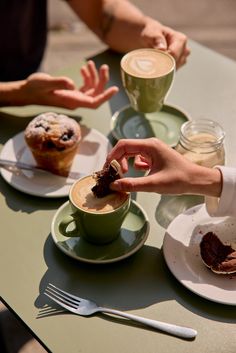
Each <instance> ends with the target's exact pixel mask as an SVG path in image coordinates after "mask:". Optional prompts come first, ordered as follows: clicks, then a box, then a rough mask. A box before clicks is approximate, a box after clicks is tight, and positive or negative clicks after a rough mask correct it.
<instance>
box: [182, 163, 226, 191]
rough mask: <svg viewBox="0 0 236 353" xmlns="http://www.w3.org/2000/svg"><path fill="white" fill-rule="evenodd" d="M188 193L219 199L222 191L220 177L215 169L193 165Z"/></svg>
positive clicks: (218, 171)
mask: <svg viewBox="0 0 236 353" xmlns="http://www.w3.org/2000/svg"><path fill="white" fill-rule="evenodd" d="M188 189H189V193H190V194H191V193H192V194H197V195H204V196H214V197H220V195H221V191H222V175H221V171H220V170H219V169H217V168H206V167H202V166H199V165H195V166H194V167H193V168H192V170H191V173H190V177H189V187H188Z"/></svg>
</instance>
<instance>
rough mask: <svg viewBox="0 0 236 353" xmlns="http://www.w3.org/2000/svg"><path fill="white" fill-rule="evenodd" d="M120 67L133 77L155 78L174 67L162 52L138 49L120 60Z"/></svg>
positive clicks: (169, 57)
mask: <svg viewBox="0 0 236 353" xmlns="http://www.w3.org/2000/svg"><path fill="white" fill-rule="evenodd" d="M121 67H122V69H123V70H124V71H125V72H127V73H128V74H129V75H132V76H135V77H141V78H155V77H161V76H164V75H166V74H167V73H169V72H170V71H171V70H172V69H173V67H174V61H173V59H172V58H171V56H170V55H167V54H166V53H164V52H161V51H157V50H155V49H138V50H134V51H132V52H130V53H128V54H126V55H125V56H124V57H123V58H122V60H121Z"/></svg>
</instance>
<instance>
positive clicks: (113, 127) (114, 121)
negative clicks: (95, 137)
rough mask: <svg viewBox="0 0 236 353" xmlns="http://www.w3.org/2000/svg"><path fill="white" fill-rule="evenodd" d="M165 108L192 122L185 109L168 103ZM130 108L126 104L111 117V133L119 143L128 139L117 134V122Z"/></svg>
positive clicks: (171, 145) (173, 145)
mask: <svg viewBox="0 0 236 353" xmlns="http://www.w3.org/2000/svg"><path fill="white" fill-rule="evenodd" d="M163 107H169V108H172V109H175V110H177V111H179V112H180V113H181V114H182V115H183V116H184V117H185V118H186V122H187V121H190V120H192V119H191V116H190V114H189V113H187V112H186V111H185V110H184V109H182V108H180V107H179V106H178V105H175V104H167V103H166V104H163ZM129 108H132V107H131V105H130V104H126V105H125V106H123V107H122V108H120V109H118V110H116V111H115V113H114V114H113V115H112V117H111V121H110V131H111V134H112V136H113V138H115V139H116V140H117V141H119V140H120V139H126V137H125V136H121V135H120V134H118V133H117V130H116V126H117V121H118V118H119V116H120V114H121V113H122V112H124V111H125V110H127V109H129ZM143 114H150V113H143ZM168 145H169V146H170V147H175V146H176V143H173V144H168Z"/></svg>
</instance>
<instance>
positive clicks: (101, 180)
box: [92, 162, 121, 198]
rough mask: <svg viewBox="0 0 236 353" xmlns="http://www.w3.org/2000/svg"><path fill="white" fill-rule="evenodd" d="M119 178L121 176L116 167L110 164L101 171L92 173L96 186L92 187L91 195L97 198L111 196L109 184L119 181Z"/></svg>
mask: <svg viewBox="0 0 236 353" xmlns="http://www.w3.org/2000/svg"><path fill="white" fill-rule="evenodd" d="M116 163H118V162H116ZM120 177H121V175H120V173H119V170H118V168H117V165H116V164H113V163H112V162H111V164H110V165H109V166H107V167H105V168H104V169H103V170H100V171H98V172H96V173H94V178H95V179H96V185H94V187H93V188H92V192H93V194H94V195H95V196H96V197H98V198H101V197H104V196H107V195H109V194H112V193H113V192H114V191H112V190H111V189H110V184H111V183H112V182H113V181H115V180H117V179H120Z"/></svg>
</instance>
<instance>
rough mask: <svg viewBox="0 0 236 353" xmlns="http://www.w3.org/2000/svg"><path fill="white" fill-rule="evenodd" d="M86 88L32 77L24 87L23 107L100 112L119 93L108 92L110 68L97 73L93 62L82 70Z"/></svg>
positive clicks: (42, 76) (63, 79)
mask: <svg viewBox="0 0 236 353" xmlns="http://www.w3.org/2000/svg"><path fill="white" fill-rule="evenodd" d="M81 75H82V77H83V81H84V83H83V86H82V87H80V88H79V89H77V88H76V87H75V84H74V82H73V81H72V80H71V79H70V78H68V77H52V76H51V75H48V74H45V73H35V74H32V75H30V76H29V77H28V78H27V80H26V83H25V85H24V86H23V93H22V94H23V102H24V104H38V105H49V106H57V107H62V108H67V109H76V108H79V107H85V108H92V109H96V108H98V107H99V106H100V105H101V104H102V103H104V102H105V101H107V100H109V99H110V98H111V97H112V96H113V95H114V94H115V93H117V92H118V88H117V87H116V86H112V87H109V88H107V89H106V88H105V86H106V84H107V82H108V81H109V67H108V66H107V65H102V66H101V67H100V68H99V71H97V69H96V67H95V64H94V62H93V61H91V60H90V61H88V63H87V64H86V65H84V66H83V67H82V68H81Z"/></svg>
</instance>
